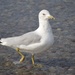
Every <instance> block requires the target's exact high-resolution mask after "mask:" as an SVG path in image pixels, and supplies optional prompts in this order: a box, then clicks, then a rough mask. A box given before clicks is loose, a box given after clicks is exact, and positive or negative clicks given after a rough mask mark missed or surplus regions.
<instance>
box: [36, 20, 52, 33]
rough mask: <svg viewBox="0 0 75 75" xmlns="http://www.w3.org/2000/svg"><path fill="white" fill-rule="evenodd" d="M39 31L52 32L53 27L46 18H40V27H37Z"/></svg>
mask: <svg viewBox="0 0 75 75" xmlns="http://www.w3.org/2000/svg"><path fill="white" fill-rule="evenodd" d="M37 31H38V32H40V33H42V34H43V33H50V34H51V33H52V29H51V26H50V24H49V21H48V20H44V19H39V27H38V29H37Z"/></svg>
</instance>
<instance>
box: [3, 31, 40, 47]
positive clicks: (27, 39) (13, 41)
mask: <svg viewBox="0 0 75 75" xmlns="http://www.w3.org/2000/svg"><path fill="white" fill-rule="evenodd" d="M40 40H41V36H39V35H38V34H36V33H35V32H29V33H26V34H24V35H21V36H17V37H9V38H4V39H2V42H6V43H7V46H12V47H15V46H17V45H29V44H33V43H37V42H40Z"/></svg>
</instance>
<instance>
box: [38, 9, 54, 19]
mask: <svg viewBox="0 0 75 75" xmlns="http://www.w3.org/2000/svg"><path fill="white" fill-rule="evenodd" d="M38 16H39V18H40V19H42V20H48V19H55V18H54V17H53V16H52V15H50V13H49V11H48V10H42V11H40V13H39V15H38Z"/></svg>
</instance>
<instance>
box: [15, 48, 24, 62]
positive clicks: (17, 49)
mask: <svg viewBox="0 0 75 75" xmlns="http://www.w3.org/2000/svg"><path fill="white" fill-rule="evenodd" d="M19 50H20V49H19V48H16V51H17V52H18V53H19V55H21V59H20V63H21V62H23V61H24V60H25V57H24V55H23V54H22V53H21V52H20V51H19Z"/></svg>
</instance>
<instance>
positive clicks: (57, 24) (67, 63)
mask: <svg viewBox="0 0 75 75" xmlns="http://www.w3.org/2000/svg"><path fill="white" fill-rule="evenodd" d="M42 9H47V10H49V11H50V13H51V14H52V15H53V16H54V17H55V18H56V20H50V24H51V26H52V29H53V33H54V36H55V42H54V45H53V46H52V47H51V48H50V50H47V51H45V52H42V53H39V54H37V55H35V63H40V64H43V67H41V68H35V67H33V66H32V64H31V55H30V54H27V53H23V54H24V55H25V56H26V60H25V61H24V62H23V63H21V64H17V65H16V64H14V63H13V62H14V61H19V59H20V56H19V55H18V53H17V52H16V51H15V50H14V49H11V48H9V47H4V46H0V75H75V23H74V22H75V0H0V37H10V36H17V35H21V34H24V33H26V32H28V31H32V30H35V29H36V28H37V27H38V16H37V14H38V13H39V11H40V10H42Z"/></svg>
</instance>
